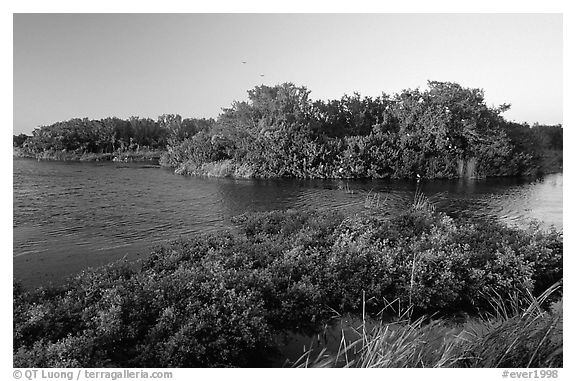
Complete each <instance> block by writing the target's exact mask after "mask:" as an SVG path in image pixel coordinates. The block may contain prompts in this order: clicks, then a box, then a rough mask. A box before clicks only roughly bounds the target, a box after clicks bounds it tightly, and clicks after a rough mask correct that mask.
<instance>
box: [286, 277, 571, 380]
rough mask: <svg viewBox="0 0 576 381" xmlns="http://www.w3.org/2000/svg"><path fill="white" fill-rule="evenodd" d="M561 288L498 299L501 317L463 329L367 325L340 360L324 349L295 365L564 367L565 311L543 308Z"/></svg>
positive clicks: (445, 324)
mask: <svg viewBox="0 0 576 381" xmlns="http://www.w3.org/2000/svg"><path fill="white" fill-rule="evenodd" d="M560 288H561V286H560V285H559V284H556V285H553V286H552V287H551V288H550V289H548V290H547V291H546V292H544V293H543V294H542V295H541V296H540V297H538V298H534V297H533V296H532V294H530V293H529V292H527V293H524V294H522V295H516V296H515V297H514V298H512V299H510V300H508V301H507V302H506V303H504V302H503V301H502V300H501V299H499V298H495V297H492V298H491V299H490V300H491V302H492V303H494V304H495V305H496V307H497V312H494V313H492V314H490V315H488V316H487V317H484V318H480V319H478V318H473V319H469V320H468V321H466V322H464V323H463V324H460V323H456V322H453V321H452V322H451V321H449V320H446V319H444V320H443V319H434V320H429V319H428V318H425V317H421V318H418V319H416V320H414V321H409V320H400V321H395V322H392V323H379V324H377V325H376V326H374V327H373V328H372V329H367V328H366V322H365V321H363V322H362V326H360V327H358V329H357V330H356V336H357V337H358V339H357V340H355V341H353V342H351V343H345V346H344V348H343V350H342V351H341V352H340V353H338V354H337V355H330V354H328V353H327V352H326V351H325V350H323V351H321V352H320V354H319V355H318V356H317V357H316V358H315V359H312V360H311V359H310V355H311V353H312V351H311V350H309V351H307V352H306V353H304V355H303V356H302V357H301V358H300V359H299V360H298V361H297V362H296V363H295V364H293V366H295V367H354V368H440V367H442V368H446V367H471V368H496V367H502V368H524V367H526V368H530V367H532V368H548V367H551V368H562V366H563V359H562V357H563V344H562V343H563V340H562V333H563V316H562V315H563V314H562V309H561V307H560V308H559V309H558V308H551V309H549V310H545V309H544V307H543V306H544V304H548V299H550V296H551V295H552V294H555V293H557V292H558V291H559V289H560ZM560 305H561V302H560ZM519 306H521V307H519ZM538 372H540V371H538ZM542 372H545V371H542ZM548 372H549V371H548ZM538 374H540V373H538ZM547 374H550V373H547Z"/></svg>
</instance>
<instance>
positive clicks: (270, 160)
mask: <svg viewBox="0 0 576 381" xmlns="http://www.w3.org/2000/svg"><path fill="white" fill-rule="evenodd" d="M308 96H309V91H308V90H307V89H306V88H305V87H297V86H295V85H294V84H292V83H284V84H281V85H277V86H273V87H270V86H264V85H262V86H258V87H256V88H254V89H253V90H250V91H248V101H244V102H235V103H233V104H232V106H231V107H230V108H227V109H224V110H223V112H222V114H221V115H220V116H219V118H218V120H217V121H216V122H215V123H214V124H213V125H212V128H211V129H209V130H206V131H205V132H203V133H204V134H207V136H201V137H199V139H195V140H191V141H184V142H183V143H179V144H169V147H168V151H167V152H166V154H165V157H164V159H163V163H164V165H167V166H171V167H174V168H179V167H180V166H181V165H182V164H184V163H188V164H186V165H187V166H192V167H196V168H201V166H202V164H204V163H208V162H214V161H218V160H224V159H230V160H232V161H233V163H234V164H236V165H241V166H243V167H244V168H248V170H246V171H243V173H245V174H250V175H251V176H252V177H264V178H266V177H296V178H416V177H419V178H454V177H485V176H511V175H512V176H515V175H535V174H538V173H539V172H541V171H542V166H543V164H544V163H543V158H542V155H543V152H544V150H550V149H561V147H562V145H561V137H562V128H561V127H560V126H534V127H533V128H529V127H528V126H524V125H520V124H517V123H513V122H507V121H505V120H504V119H503V118H502V116H501V114H502V113H503V112H505V111H506V110H507V109H508V108H509V107H510V106H509V105H501V106H499V107H496V108H490V107H488V106H487V105H486V103H485V100H484V93H483V91H482V90H480V89H469V88H464V87H462V86H460V85H458V84H456V83H450V82H435V81H431V82H429V83H428V89H426V90H424V91H422V90H420V89H416V90H403V91H402V92H400V93H399V94H396V95H394V96H388V95H386V94H383V95H382V96H380V97H376V98H372V97H364V98H362V97H361V96H360V95H359V94H357V93H355V94H354V95H352V96H348V95H344V96H343V97H342V98H341V99H339V100H328V101H325V102H324V101H314V102H312V101H311V100H309V98H308ZM188 138H190V137H188ZM211 138H216V139H218V140H222V141H224V142H225V143H224V144H223V145H221V146H220V147H218V148H216V147H214V142H213V140H212V139H211ZM215 150H216V151H215ZM179 172H181V173H187V172H189V173H193V174H203V173H202V171H182V170H180V171H179Z"/></svg>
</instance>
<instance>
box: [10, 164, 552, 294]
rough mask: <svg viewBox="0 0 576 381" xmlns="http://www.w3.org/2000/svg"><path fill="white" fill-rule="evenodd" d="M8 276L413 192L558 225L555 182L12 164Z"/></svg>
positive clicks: (444, 205) (406, 197) (444, 203)
mask: <svg viewBox="0 0 576 381" xmlns="http://www.w3.org/2000/svg"><path fill="white" fill-rule="evenodd" d="M13 184H14V189H13V206H14V209H13V238H14V243H13V265H14V277H15V278H16V279H20V280H21V281H22V282H23V284H24V285H25V286H28V287H36V286H40V285H44V284H48V283H50V282H59V281H60V280H62V279H63V277H65V276H67V275H70V274H74V273H76V272H78V271H80V270H82V269H84V268H86V267H90V266H97V265H101V264H105V263H109V262H110V261H113V260H115V259H119V258H123V257H126V258H129V259H132V258H137V257H138V256H141V255H145V254H146V253H148V252H149V251H150V249H151V248H152V247H154V246H155V245H160V244H162V243H163V242H166V241H169V240H172V239H177V238H179V237H187V236H192V235H194V234H200V233H205V232H212V231H216V230H218V229H222V228H227V227H232V223H231V218H232V217H233V216H236V215H238V214H242V213H244V212H251V211H266V210H274V209H289V208H339V209H342V210H345V211H347V212H356V211H361V210H362V209H364V208H365V207H366V204H367V201H377V202H378V203H379V204H380V206H381V207H383V208H384V210H385V211H386V212H388V213H391V214H393V213H397V212H398V211H400V210H403V209H405V208H406V207H408V206H409V205H410V204H411V203H412V202H413V200H414V195H415V191H416V189H417V187H418V189H419V190H421V191H422V192H423V193H424V194H425V195H426V196H428V197H429V199H430V200H431V202H433V203H434V205H435V206H436V209H437V210H440V211H444V212H446V213H448V214H449V215H453V216H493V217H495V218H497V219H499V220H501V221H503V222H504V223H508V224H515V225H521V226H523V225H527V224H528V223H529V222H530V221H531V220H533V219H534V220H538V221H541V222H542V223H543V224H545V225H548V226H550V225H555V226H556V227H557V228H559V229H561V228H562V226H563V224H562V187H563V175H562V173H556V174H552V175H546V176H544V177H543V178H540V179H519V178H497V179H485V180H439V181H422V182H420V183H416V182H415V181H381V180H380V181H352V180H351V181H346V180H288V179H275V180H243V179H242V180H239V179H215V178H201V177H184V176H179V175H175V174H173V173H172V171H170V170H169V169H165V168H159V167H158V166H154V165H147V164H141V163H133V164H128V163H113V162H90V163H86V162H55V161H40V162H38V161H36V160H30V159H16V158H15V159H14V161H13Z"/></svg>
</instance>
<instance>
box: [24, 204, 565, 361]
mask: <svg viewBox="0 0 576 381" xmlns="http://www.w3.org/2000/svg"><path fill="white" fill-rule="evenodd" d="M234 222H235V224H236V225H237V227H236V228H235V229H232V230H230V231H224V232H219V233H213V234H206V235H200V236H197V237H192V238H189V239H182V240H179V241H175V242H173V243H171V244H168V245H165V246H163V247H160V248H158V249H156V250H154V251H153V252H152V253H151V254H150V255H148V256H147V257H146V258H144V259H142V260H139V261H138V262H135V263H127V262H123V261H120V262H116V263H112V264H110V265H107V266H104V267H100V268H96V269H90V270H86V271H84V272H82V273H81V274H79V275H77V276H75V277H73V278H71V279H69V280H68V281H67V283H65V284H64V285H62V286H57V287H47V288H40V289H37V290H25V289H23V288H22V287H21V286H19V284H18V283H16V284H15V286H14V366H15V367H108V366H118V367H200V366H201V367H212V366H264V365H265V361H264V359H266V358H267V357H268V355H269V354H270V353H273V352H274V350H275V344H274V340H273V337H274V334H275V333H278V332H280V331H284V330H295V331H299V330H300V331H305V332H315V331H317V330H318V329H320V327H321V326H322V325H323V324H326V323H327V322H328V321H329V320H330V318H331V317H332V316H333V314H334V311H338V312H340V313H344V312H351V313H356V314H361V313H365V314H367V315H371V316H372V317H373V318H375V319H378V316H381V315H379V313H381V312H382V311H386V312H391V313H398V312H399V311H400V314H401V315H402V317H403V321H398V322H396V323H395V324H396V325H390V324H386V325H382V327H383V328H382V331H381V332H373V333H369V334H370V335H372V336H370V337H368V336H366V338H367V340H366V343H374V346H373V347H371V346H366V347H364V348H363V349H362V353H364V354H365V355H366V356H369V355H370V353H388V355H389V356H393V355H394V354H393V352H389V351H384V352H383V351H382V348H384V347H382V345H384V344H383V343H384V342H385V343H387V344H386V345H392V346H393V345H394V343H396V344H397V345H396V347H394V348H396V349H397V350H398V352H397V355H398V356H397V361H392V360H391V361H388V362H386V361H376V362H369V361H364V360H363V358H362V357H358V355H357V354H356V355H355V357H350V360H352V359H355V360H354V361H355V362H353V363H348V364H347V365H352V364H356V365H358V366H361V364H365V366H370V365H373V366H434V364H435V365H439V366H458V367H467V366H472V367H474V366H506V367H523V366H533V367H547V366H554V367H558V366H560V367H561V366H562V353H563V350H562V339H561V338H562V325H561V322H560V321H561V320H560V319H561V309H558V308H554V307H553V306H554V305H552V304H551V303H550V302H551V301H554V300H558V299H559V298H560V297H561V287H559V286H558V285H556V286H554V285H555V284H557V282H559V281H560V280H561V279H562V273H563V272H562V257H563V249H562V243H563V238H562V233H561V232H558V231H555V230H546V229H541V228H539V227H538V226H535V225H534V226H532V227H530V228H528V229H518V228H512V227H507V226H504V225H501V224H499V223H497V222H495V221H483V220H474V221H471V220H465V219H454V218H451V217H448V216H446V215H445V214H443V213H439V212H435V211H434V210H433V208H430V207H428V206H427V203H426V200H423V199H417V200H416V201H415V205H414V206H413V207H412V208H411V209H409V210H407V211H406V212H404V213H402V214H400V215H397V216H386V217H384V216H383V215H382V213H380V212H379V211H378V210H377V209H371V210H368V211H366V212H365V213H361V214H357V215H353V216H345V215H342V214H340V213H339V212H337V211H295V210H289V211H274V212H266V213H256V214H247V215H242V216H239V217H236V218H235V219H234ZM550 287H555V288H553V291H554V292H553V293H552V292H549V294H551V295H549V296H548V297H547V298H542V300H541V301H540V302H539V303H538V304H537V306H536V305H534V304H533V303H532V301H531V300H529V299H528V302H525V300H526V298H523V297H518V296H519V295H520V296H522V295H540V294H542V293H545V291H546V290H548V289H550ZM495 300H496V301H497V303H495ZM556 306H557V305H556ZM551 307H552V308H551ZM514 311H516V312H514ZM559 311H560V312H559ZM463 313H466V314H468V315H469V316H472V317H473V318H470V319H469V320H467V322H468V327H470V326H471V324H472V322H474V321H476V320H473V319H476V318H478V319H482V316H485V315H482V314H486V313H488V314H492V318H484V319H485V320H478V321H484V323H483V325H482V326H481V327H480V325H477V326H478V327H480V328H481V329H478V330H476V331H472V330H470V329H464V328H462V327H460V328H454V327H458V326H455V325H454V324H457V323H454V322H453V321H452V320H451V319H450V317H451V316H454V315H462V314H463ZM429 316H433V317H434V322H433V323H431V324H429V323H430V320H429V319H428V318H426V317H429ZM406 317H408V318H407V319H406ZM419 318H421V319H420V320H419ZM479 324H480V323H479ZM386 327H388V328H386ZM394 327H396V328H394ZM440 327H442V328H441V329H440ZM482 327H483V328H482ZM453 329H459V332H460V333H461V334H462V335H463V336H464V335H466V340H467V341H466V342H467V343H468V344H469V345H468V346H463V347H462V352H459V353H461V354H462V356H460V357H461V359H460V360H458V361H446V362H441V361H440V362H434V361H432V360H430V361H422V362H419V361H412V360H413V359H414V358H415V357H414V358H413V357H410V358H406V360H402V361H404V362H402V361H401V359H403V358H405V357H404V356H403V355H402V354H401V352H400V351H401V350H402V348H405V345H407V344H408V343H409V342H412V344H411V345H412V347H410V348H408V349H407V351H405V352H404V353H408V352H409V351H413V352H414V355H415V356H416V355H417V353H422V354H423V356H424V355H425V354H427V353H428V354H430V356H432V352H434V353H436V352H437V350H438V348H439V347H437V345H438V341H430V342H428V341H426V340H425V337H427V336H426V335H428V337H430V335H431V334H432V333H434V332H435V334H436V335H437V337H439V338H440V339H441V340H448V341H446V343H447V344H446V345H449V343H450V342H452V341H449V336H450V335H449V333H451V332H453ZM386 332H387V333H386ZM462 332H465V333H462ZM366 335H368V333H367V334H366ZM409 338H415V339H418V340H416V341H411V340H408V339H409ZM368 339H369V340H368ZM420 339H422V340H420ZM378 340H380V341H378ZM464 341H465V340H462V342H459V343H460V344H462V343H464ZM378 342H380V344H378ZM456 344H458V343H456V342H455V344H454V345H456ZM488 344H489V345H488ZM508 344H511V345H512V344H513V347H510V348H511V349H510V351H508V352H506V353H504V352H503V351H502V350H501V347H505V346H506V345H508ZM485 345H487V346H485ZM415 346H417V347H415ZM442 348H444V347H442ZM442 348H440V350H441V351H442V350H444V351H446V356H448V357H449V358H450V359H454V358H456V357H458V356H452V355H453V354H454V353H456V352H447V351H448V350H447V349H446V348H444V349H442ZM489 348H498V349H499V351H496V352H494V351H490V350H489ZM371 351H372V352H371ZM378 351H379V352H378ZM464 354H466V356H464ZM332 355H334V354H332ZM449 355H450V356H449ZM350 356H352V351H350ZM448 357H446V358H448ZM365 358H367V357H365ZM422 358H424V357H422ZM318 359H319V361H318V362H316V364H319V363H320V364H324V365H331V366H340V365H341V363H339V362H338V361H339V360H338V359H336V360H334V358H332V357H331V358H330V359H329V361H328V362H326V361H324V360H326V359H325V358H323V357H322V356H320V357H318ZM333 360H334V361H333ZM310 363H312V362H310ZM295 365H298V364H295ZM345 365H346V364H345Z"/></svg>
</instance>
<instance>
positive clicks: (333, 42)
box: [13, 14, 563, 134]
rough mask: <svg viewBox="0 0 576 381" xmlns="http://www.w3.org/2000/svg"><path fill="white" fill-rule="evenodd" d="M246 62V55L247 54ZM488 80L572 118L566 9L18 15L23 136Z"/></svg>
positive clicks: (512, 113) (555, 119) (554, 116)
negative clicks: (276, 100) (74, 121)
mask: <svg viewBox="0 0 576 381" xmlns="http://www.w3.org/2000/svg"><path fill="white" fill-rule="evenodd" d="M243 62H245V63H243ZM428 80H433V81H450V82H457V83H459V84H461V85H462V86H465V87H473V88H481V89H484V92H485V98H486V103H487V104H488V105H494V106H497V105H500V104H502V103H509V104H511V105H512V107H511V109H510V110H509V111H507V112H506V113H505V114H504V117H505V118H506V119H508V120H514V121H518V122H527V123H529V124H533V123H536V122H537V123H540V124H558V123H563V118H562V117H563V115H562V84H563V77H562V14H14V16H13V132H14V133H15V134H19V133H26V134H30V133H31V132H32V130H33V129H34V128H36V127H38V126H41V125H49V124H52V123H54V122H57V121H62V120H68V119H71V118H75V117H88V118H91V119H99V118H105V117H108V116H117V117H120V118H128V117H130V116H133V115H134V116H140V117H150V118H154V119H156V118H157V117H158V116H159V115H162V114H167V113H171V114H180V115H182V116H183V117H217V116H218V114H219V113H220V111H221V109H222V108H226V107H229V106H230V105H231V104H232V102H233V101H235V100H238V101H242V100H246V99H247V91H248V90H250V89H252V88H254V87H255V86H257V85H261V84H265V85H276V84H280V83H283V82H292V83H294V84H296V85H298V86H305V87H307V88H308V90H310V91H311V94H310V97H311V98H312V99H322V100H326V99H335V98H340V97H342V96H343V95H344V94H352V93H354V92H358V93H360V94H361V95H363V96H378V95H380V94H382V92H384V93H386V94H389V95H391V94H394V93H397V92H399V91H401V90H402V89H408V88H410V89H413V88H417V87H420V88H421V89H424V88H425V87H426V83H427V81H428Z"/></svg>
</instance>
